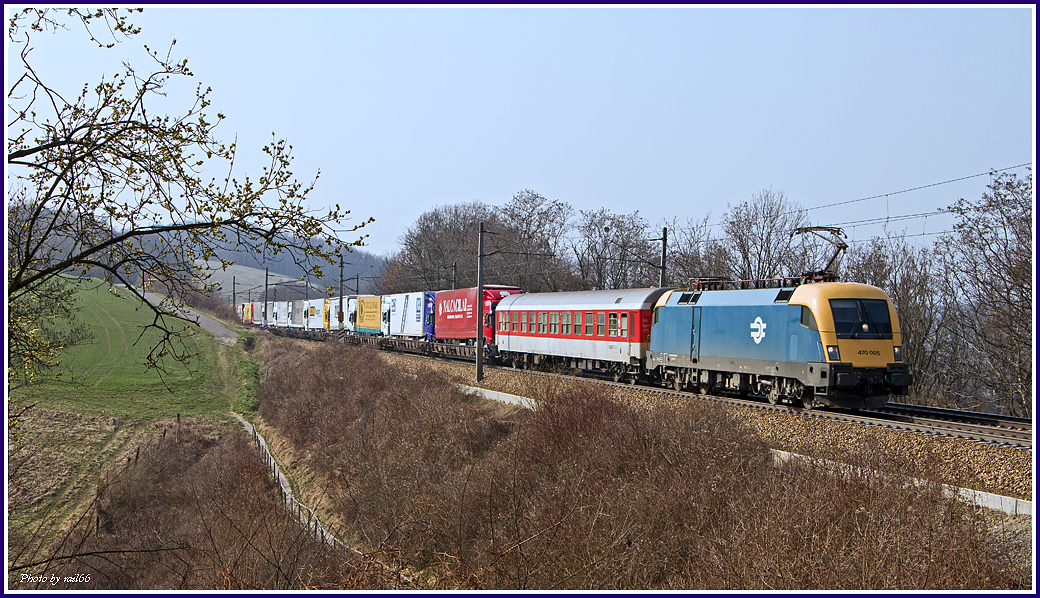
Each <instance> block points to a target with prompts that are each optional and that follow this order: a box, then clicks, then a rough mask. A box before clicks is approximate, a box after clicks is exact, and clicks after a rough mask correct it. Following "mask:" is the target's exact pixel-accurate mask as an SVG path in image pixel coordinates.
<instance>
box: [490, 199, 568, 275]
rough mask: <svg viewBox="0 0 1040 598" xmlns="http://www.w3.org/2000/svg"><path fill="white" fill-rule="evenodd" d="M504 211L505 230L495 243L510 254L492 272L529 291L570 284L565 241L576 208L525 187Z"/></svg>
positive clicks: (502, 252)
mask: <svg viewBox="0 0 1040 598" xmlns="http://www.w3.org/2000/svg"><path fill="white" fill-rule="evenodd" d="M501 214H502V226H503V227H504V230H503V231H501V232H500V233H499V234H498V235H497V236H495V237H494V243H493V244H494V246H495V247H498V248H501V249H500V250H499V253H500V254H501V255H502V256H503V257H507V256H509V257H508V259H503V260H500V261H501V264H502V265H501V267H499V268H492V269H491V271H490V273H491V274H492V275H497V276H498V279H499V280H503V281H504V280H508V281H509V284H515V285H517V286H519V287H521V288H522V289H525V290H529V291H558V290H562V289H564V288H567V287H568V286H569V284H570V281H572V279H573V278H574V277H573V275H572V273H571V264H570V263H569V262H568V260H567V255H566V243H565V241H566V237H567V232H568V230H569V226H570V221H571V218H572V217H573V215H574V208H572V207H571V206H570V204H567V203H565V202H562V201H559V200H555V199H546V198H545V197H542V196H541V195H539V194H538V193H535V192H534V191H530V190H524V191H521V192H519V193H517V194H515V195H513V198H512V199H511V200H510V201H509V203H507V204H506V205H505V207H504V208H502V210H501ZM507 252H508V253H507Z"/></svg>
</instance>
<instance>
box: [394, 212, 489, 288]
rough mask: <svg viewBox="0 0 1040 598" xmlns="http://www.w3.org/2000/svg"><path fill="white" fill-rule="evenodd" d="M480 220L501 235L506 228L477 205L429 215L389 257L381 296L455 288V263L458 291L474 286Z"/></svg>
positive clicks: (408, 232)
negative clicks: (396, 251) (453, 279)
mask: <svg viewBox="0 0 1040 598" xmlns="http://www.w3.org/2000/svg"><path fill="white" fill-rule="evenodd" d="M481 222H484V223H485V225H486V226H487V228H489V229H490V230H494V231H496V232H497V231H499V230H502V229H503V226H502V225H501V221H500V219H499V217H498V215H497V214H496V211H495V210H494V209H492V208H491V207H490V206H487V205H485V204H483V203H481V202H478V201H474V202H470V203H461V204H453V205H448V206H438V207H436V208H433V209H432V210H428V211H426V212H424V213H423V214H422V215H420V216H419V218H417V219H416V221H415V223H414V224H412V226H410V227H408V229H407V230H406V231H405V233H404V234H403V235H401V238H400V239H399V242H400V245H401V250H400V251H399V252H398V253H397V254H395V255H393V256H391V257H390V258H388V259H387V263H386V267H385V269H384V276H383V278H382V280H381V281H380V283H379V289H380V292H382V293H392V292H393V293H396V292H406V291H428V290H439V289H450V288H451V282H452V280H451V277H452V266H453V264H454V267H455V271H456V272H457V275H458V280H457V285H458V287H459V288H462V287H467V286H473V285H475V284H476V282H477V233H478V230H479V226H480V223H481ZM486 266H487V265H485V267H486Z"/></svg>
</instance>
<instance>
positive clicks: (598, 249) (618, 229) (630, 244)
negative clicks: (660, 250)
mask: <svg viewBox="0 0 1040 598" xmlns="http://www.w3.org/2000/svg"><path fill="white" fill-rule="evenodd" d="M579 214H580V215H579V217H578V226H577V234H576V236H575V238H573V239H572V240H571V249H572V251H573V252H574V257H575V260H576V263H577V268H578V274H579V276H581V278H582V279H583V280H585V281H586V283H587V285H588V286H589V287H590V288H592V289H624V288H632V287H640V286H656V285H657V281H658V278H657V275H658V271H657V269H656V268H655V267H654V266H653V264H652V262H651V261H650V260H649V258H648V256H649V255H650V253H651V251H650V243H649V242H648V241H647V240H646V239H647V237H648V236H649V235H648V234H647V233H648V232H649V230H650V228H649V224H648V223H647V221H646V220H645V219H643V218H641V217H640V216H639V211H638V210H637V211H635V212H633V213H631V214H614V213H612V212H610V211H609V210H607V209H606V208H600V209H599V210H581V211H580V212H579Z"/></svg>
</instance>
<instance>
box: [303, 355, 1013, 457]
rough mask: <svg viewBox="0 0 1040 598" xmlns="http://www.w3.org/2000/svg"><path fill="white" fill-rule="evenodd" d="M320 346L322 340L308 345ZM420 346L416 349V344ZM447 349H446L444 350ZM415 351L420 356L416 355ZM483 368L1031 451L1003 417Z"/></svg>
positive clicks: (456, 357)
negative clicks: (792, 400)
mask: <svg viewBox="0 0 1040 598" xmlns="http://www.w3.org/2000/svg"><path fill="white" fill-rule="evenodd" d="M328 338H333V339H336V340H340V341H341V342H359V341H358V340H356V338H357V337H354V339H355V340H348V339H347V338H344V337H342V336H340V335H329V337H328ZM314 340H324V339H314ZM362 340H366V341H369V343H370V344H375V345H381V343H380V342H379V341H378V339H375V338H372V339H365V338H362ZM420 344H421V343H420ZM447 347H452V346H447ZM454 347H456V349H454V351H457V353H452V352H446V351H447V350H444V349H442V350H440V351H438V352H437V355H435V356H430V355H427V354H425V351H426V349H424V348H421V347H420V346H418V345H417V346H416V347H415V349H416V350H415V351H412V350H408V349H410V348H409V347H406V348H405V350H404V351H400V352H402V353H405V354H409V355H414V356H416V357H422V358H424V359H435V358H436V359H450V360H458V361H473V355H472V353H473V347H465V346H459V345H455V346H454ZM420 349H421V350H420ZM485 367H486V368H489V369H490V368H496V369H502V370H506V371H513V372H522V373H524V374H528V375H532V376H562V377H566V378H571V379H574V380H580V381H583V382H595V383H597V384H602V385H606V386H614V387H618V388H626V389H638V390H640V391H644V392H650V393H655V394H660V395H662V396H671V397H680V398H684V399H691V398H692V399H697V400H702V401H709V402H714V403H718V404H724V405H733V406H738V407H745V408H750V409H757V410H760V411H766V412H774V413H785V414H789V415H792V416H796V417H806V418H815V419H822V420H830V421H838V422H846V423H851V424H856V425H862V426H873V427H878V428H886V429H890V430H902V431H905V432H913V433H917V434H928V435H933V436H940V437H946V438H960V439H964V440H972V441H975V442H982V443H990V444H996V445H1001V446H1008V447H1014V448H1023V449H1032V447H1033V423H1032V420H1030V419H1024V418H1016V417H1009V416H1000V415H992V414H986V413H978V412H974V411H958V410H954V409H941V408H938V407H925V406H919V405H906V404H902V403H890V404H889V405H888V406H886V407H885V408H884V409H872V410H850V411H842V410H820V409H804V408H801V407H794V406H790V405H781V404H777V405H772V404H770V403H768V402H765V401H762V400H757V399H749V398H742V397H739V396H726V395H702V394H697V393H692V392H687V391H677V390H673V389H670V388H664V387H661V386H656V385H650V384H645V383H639V384H632V383H631V382H615V381H614V380H611V379H605V378H598V377H594V376H589V375H581V376H577V375H574V374H566V373H550V372H539V371H533V370H517V369H514V368H509V367H503V366H494V365H485Z"/></svg>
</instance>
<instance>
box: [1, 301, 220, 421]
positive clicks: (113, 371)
mask: <svg viewBox="0 0 1040 598" xmlns="http://www.w3.org/2000/svg"><path fill="white" fill-rule="evenodd" d="M77 305H78V306H79V312H78V313H77V316H76V319H77V322H78V323H81V324H83V325H85V326H86V327H87V328H88V330H89V331H90V334H91V335H92V337H93V338H92V340H91V341H89V342H87V343H84V344H81V345H78V346H74V347H71V348H69V349H68V350H67V351H66V352H65V354H64V355H63V357H62V363H61V367H60V368H59V370H58V371H60V372H61V376H60V377H57V376H55V375H51V376H49V377H45V378H43V379H42V380H41V383H40V384H38V385H36V386H34V387H33V388H31V389H16V390H14V391H13V392H12V393H11V399H13V400H14V401H15V402H16V403H35V404H37V406H39V407H46V408H51V409H59V410H67V411H75V412H78V413H83V414H89V415H108V416H113V417H120V418H126V419H132V420H152V419H158V418H164V417H176V415H177V414H178V413H181V414H185V415H187V414H191V415H195V416H203V415H218V414H219V415H221V416H222V415H223V414H226V413H227V412H228V410H229V409H230V406H231V403H230V402H229V401H228V399H227V397H226V396H224V395H223V393H222V392H221V391H222V387H223V386H225V385H226V384H227V383H228V377H229V376H230V377H234V376H235V371H234V370H235V368H234V367H230V366H233V365H234V364H233V363H232V362H233V360H232V359H230V358H231V356H229V355H222V353H223V352H224V351H222V350H221V349H220V348H218V346H217V345H218V344H219V343H217V342H216V340H215V339H214V338H213V337H212V336H211V335H209V334H207V333H205V332H204V331H201V329H199V328H198V327H196V326H195V325H193V324H183V323H180V322H176V323H174V324H173V327H174V328H173V329H174V330H178V331H180V330H184V329H185V328H189V327H190V328H193V329H195V331H198V334H191V335H189V336H187V337H186V338H184V339H183V346H182V347H178V350H179V351H180V350H183V351H185V352H187V353H189V354H197V356H196V357H194V358H192V359H191V360H190V361H189V362H188V363H187V364H186V365H185V364H182V363H178V362H176V361H175V360H174V359H173V358H172V357H170V356H166V357H164V358H162V359H161V361H160V363H161V364H162V365H163V367H164V369H165V371H164V372H160V371H159V370H158V369H156V368H151V369H150V368H148V367H147V366H146V365H145V364H146V358H147V356H148V353H149V351H151V349H152V348H153V347H154V346H155V345H156V343H158V342H159V340H160V338H161V333H160V332H159V331H157V330H154V329H153V330H145V327H146V326H147V325H148V324H150V323H152V321H153V319H154V314H153V313H152V312H151V310H148V309H147V308H144V307H143V306H142V304H141V303H140V302H139V301H138V300H137V298H136V297H134V296H133V295H131V294H130V293H128V292H126V291H125V290H124V291H122V292H120V291H119V289H116V292H110V291H109V290H108V286H107V285H105V284H101V285H100V286H98V283H94V284H85V285H83V288H82V289H81V290H80V291H79V292H78V293H77ZM171 321H172V320H171Z"/></svg>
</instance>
